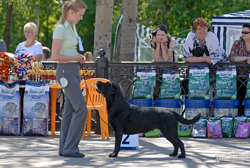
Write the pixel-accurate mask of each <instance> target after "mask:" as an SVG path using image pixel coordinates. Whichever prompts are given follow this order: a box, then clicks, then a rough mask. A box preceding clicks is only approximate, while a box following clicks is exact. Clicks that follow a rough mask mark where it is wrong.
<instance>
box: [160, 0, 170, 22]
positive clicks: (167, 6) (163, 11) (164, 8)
mask: <svg viewBox="0 0 250 168" xmlns="http://www.w3.org/2000/svg"><path fill="white" fill-rule="evenodd" d="M170 3H171V2H170ZM170 3H168V1H167V0H163V2H162V5H161V8H160V9H161V24H163V25H165V26H167V24H168V22H167V18H166V16H165V14H166V13H168V10H169V9H170V8H171V5H170Z"/></svg>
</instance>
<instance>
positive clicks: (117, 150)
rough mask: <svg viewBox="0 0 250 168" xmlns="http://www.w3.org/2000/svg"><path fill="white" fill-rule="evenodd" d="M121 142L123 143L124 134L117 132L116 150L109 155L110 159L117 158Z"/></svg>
mask: <svg viewBox="0 0 250 168" xmlns="http://www.w3.org/2000/svg"><path fill="white" fill-rule="evenodd" d="M121 141H122V132H121V131H116V132H115V149H114V151H113V153H110V154H109V157H117V155H118V153H119V151H120V146H121Z"/></svg>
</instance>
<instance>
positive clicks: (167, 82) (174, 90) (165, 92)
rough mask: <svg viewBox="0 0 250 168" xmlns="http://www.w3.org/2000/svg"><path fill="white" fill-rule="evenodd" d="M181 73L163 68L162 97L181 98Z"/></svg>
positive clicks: (160, 96)
mask: <svg viewBox="0 0 250 168" xmlns="http://www.w3.org/2000/svg"><path fill="white" fill-rule="evenodd" d="M180 92H181V87H180V74H179V72H178V71H172V70H163V73H162V85H161V90H160V95H159V98H160V99H180Z"/></svg>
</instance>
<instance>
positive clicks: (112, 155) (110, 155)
mask: <svg viewBox="0 0 250 168" xmlns="http://www.w3.org/2000/svg"><path fill="white" fill-rule="evenodd" d="M109 157H117V154H116V153H114V152H113V153H110V154H109Z"/></svg>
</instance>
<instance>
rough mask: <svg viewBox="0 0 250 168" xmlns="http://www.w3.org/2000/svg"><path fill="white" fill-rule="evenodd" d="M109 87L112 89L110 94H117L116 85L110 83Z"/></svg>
mask: <svg viewBox="0 0 250 168" xmlns="http://www.w3.org/2000/svg"><path fill="white" fill-rule="evenodd" d="M111 87H112V94H116V93H117V92H118V87H117V85H116V84H114V83H112V85H111Z"/></svg>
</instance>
